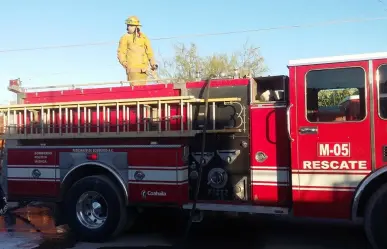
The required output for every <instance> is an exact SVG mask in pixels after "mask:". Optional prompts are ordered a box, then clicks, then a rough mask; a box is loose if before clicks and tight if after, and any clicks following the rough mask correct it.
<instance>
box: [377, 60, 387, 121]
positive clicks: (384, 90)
mask: <svg viewBox="0 0 387 249" xmlns="http://www.w3.org/2000/svg"><path fill="white" fill-rule="evenodd" d="M378 75H379V115H380V117H381V118H384V119H387V65H381V66H380V67H379V68H378Z"/></svg>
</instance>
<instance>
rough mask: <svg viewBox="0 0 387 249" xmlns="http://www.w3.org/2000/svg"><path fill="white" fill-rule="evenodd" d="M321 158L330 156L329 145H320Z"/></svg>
mask: <svg viewBox="0 0 387 249" xmlns="http://www.w3.org/2000/svg"><path fill="white" fill-rule="evenodd" d="M319 150H320V156H328V155H329V144H320V148H319Z"/></svg>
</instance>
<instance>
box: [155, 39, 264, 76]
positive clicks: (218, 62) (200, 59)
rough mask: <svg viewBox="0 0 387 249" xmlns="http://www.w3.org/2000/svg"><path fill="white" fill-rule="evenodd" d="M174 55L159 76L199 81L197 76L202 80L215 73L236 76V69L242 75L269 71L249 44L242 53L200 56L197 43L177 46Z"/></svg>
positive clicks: (164, 60) (255, 49)
mask: <svg viewBox="0 0 387 249" xmlns="http://www.w3.org/2000/svg"><path fill="white" fill-rule="evenodd" d="M174 50H175V51H174V52H175V53H174V56H173V57H172V58H171V59H169V60H166V59H163V60H162V63H161V67H160V76H161V77H163V78H173V79H178V80H184V81H194V80H196V77H197V73H198V72H200V77H201V78H206V77H208V76H209V75H211V74H213V75H216V76H220V75H221V74H222V73H225V74H226V75H228V76H232V75H234V70H235V69H237V70H239V74H240V75H242V76H245V75H249V73H251V76H259V75H261V74H262V73H264V72H266V71H267V70H268V69H267V67H266V66H265V65H264V59H263V57H262V56H261V55H260V52H259V48H258V47H254V46H252V45H248V43H247V42H246V43H245V44H244V46H243V47H242V49H240V50H239V51H236V52H233V53H231V54H229V53H214V54H212V55H209V56H200V55H199V53H198V48H197V46H196V45H195V44H194V43H191V44H190V45H189V46H186V45H184V44H177V45H175V47H174Z"/></svg>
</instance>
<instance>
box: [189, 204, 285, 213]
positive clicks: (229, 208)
mask: <svg viewBox="0 0 387 249" xmlns="http://www.w3.org/2000/svg"><path fill="white" fill-rule="evenodd" d="M192 205H193V204H192V203H189V204H185V205H183V209H192ZM196 208H197V209H199V210H203V211H221V212H222V211H223V212H239V213H255V214H283V215H287V214H289V209H288V208H282V207H265V206H252V205H232V204H214V203H197V204H196Z"/></svg>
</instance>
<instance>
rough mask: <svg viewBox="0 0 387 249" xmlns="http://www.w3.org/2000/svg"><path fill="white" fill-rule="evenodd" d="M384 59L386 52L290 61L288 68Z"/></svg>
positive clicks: (386, 55) (386, 56)
mask: <svg viewBox="0 0 387 249" xmlns="http://www.w3.org/2000/svg"><path fill="white" fill-rule="evenodd" d="M385 58H387V52H378V53H366V54H352V55H340V56H329V57H318V58H309V59H298V60H290V61H289V62H288V66H305V65H313V64H328V63H339V62H353V61H368V60H376V59H385Z"/></svg>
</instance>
